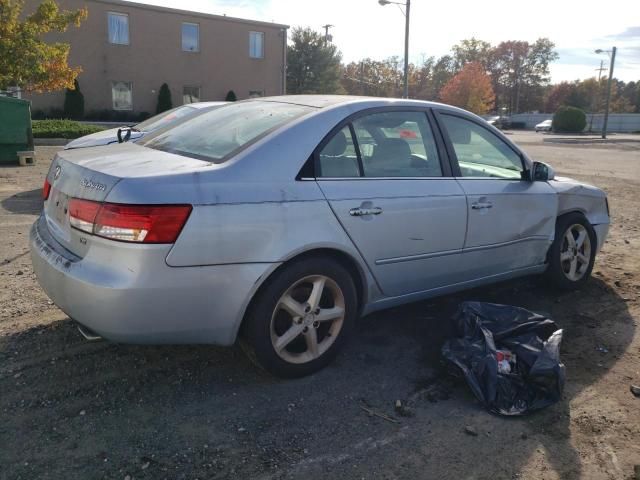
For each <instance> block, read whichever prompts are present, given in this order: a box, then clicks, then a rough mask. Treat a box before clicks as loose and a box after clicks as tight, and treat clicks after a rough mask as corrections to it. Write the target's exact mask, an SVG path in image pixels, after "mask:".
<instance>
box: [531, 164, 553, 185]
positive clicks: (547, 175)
mask: <svg viewBox="0 0 640 480" xmlns="http://www.w3.org/2000/svg"><path fill="white" fill-rule="evenodd" d="M531 173H532V175H531V177H532V179H533V181H534V182H546V181H548V180H553V179H554V178H555V177H556V172H555V171H554V170H553V168H551V167H550V166H549V165H547V164H546V163H542V162H533V168H532V169H531Z"/></svg>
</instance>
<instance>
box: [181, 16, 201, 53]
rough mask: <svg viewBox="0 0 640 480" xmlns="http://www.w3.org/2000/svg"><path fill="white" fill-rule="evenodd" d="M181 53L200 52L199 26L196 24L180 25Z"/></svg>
mask: <svg viewBox="0 0 640 480" xmlns="http://www.w3.org/2000/svg"><path fill="white" fill-rule="evenodd" d="M182 51H183V52H198V51H200V25H198V24H197V23H186V22H185V23H183V24H182Z"/></svg>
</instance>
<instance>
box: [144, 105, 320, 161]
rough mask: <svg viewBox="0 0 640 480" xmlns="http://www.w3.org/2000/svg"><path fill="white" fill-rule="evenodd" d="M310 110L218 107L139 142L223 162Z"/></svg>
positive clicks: (307, 108) (147, 145)
mask: <svg viewBox="0 0 640 480" xmlns="http://www.w3.org/2000/svg"><path fill="white" fill-rule="evenodd" d="M312 110H314V108H313V107H308V106H304V105H294V104H290V103H278V102H265V101H257V100H255V101H247V102H238V103H234V104H230V105H225V106H223V107H220V108H217V109H215V110H212V111H210V112H207V113H204V114H202V115H199V116H197V117H195V118H193V119H191V120H187V121H185V122H184V123H182V124H180V125H178V126H177V127H175V128H172V129H170V130H168V131H166V132H163V133H161V134H158V135H156V136H153V137H150V138H148V139H147V140H146V141H143V142H141V145H144V146H145V147H149V148H154V149H156V150H162V151H165V152H170V153H175V154H178V155H184V156H187V157H193V158H198V159H201V160H208V161H211V162H213V163H222V162H224V161H226V160H227V159H229V158H231V157H232V156H233V155H235V154H237V153H238V152H239V151H240V150H242V149H243V148H246V147H247V146H248V145H250V144H251V143H253V142H255V141H256V140H258V139H259V138H261V137H263V136H264V135H266V134H268V133H269V132H271V131H273V130H275V129H276V128H278V127H281V126H283V125H285V124H287V123H289V122H291V121H293V120H295V119H296V118H299V117H301V116H303V115H304V114H306V113H309V112H311V111H312Z"/></svg>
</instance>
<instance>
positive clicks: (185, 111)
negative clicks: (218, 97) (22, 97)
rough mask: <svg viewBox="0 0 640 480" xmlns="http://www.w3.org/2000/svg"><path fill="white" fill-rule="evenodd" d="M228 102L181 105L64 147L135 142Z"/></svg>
mask: <svg viewBox="0 0 640 480" xmlns="http://www.w3.org/2000/svg"><path fill="white" fill-rule="evenodd" d="M226 103H228V102H198V103H190V104H188V105H181V106H179V107H176V108H172V109H171V110H167V111H166V112H162V113H159V114H158V115H155V116H153V117H151V118H148V119H147V120H145V121H144V122H141V123H138V124H137V125H131V126H127V125H125V126H121V127H117V128H110V129H108V130H103V131H101V132H96V133H92V134H91V135H85V136H84V137H80V138H76V139H75V140H71V141H70V142H69V143H67V145H66V146H65V147H64V148H65V150H70V149H73V148H86V147H98V146H100V145H109V144H111V143H123V142H128V141H131V142H135V141H137V140H140V139H141V138H142V137H144V136H145V135H148V134H150V133H152V132H157V131H159V130H163V129H167V128H170V127H173V126H174V125H177V124H178V123H180V122H183V121H185V120H187V119H189V118H191V117H194V116H196V115H199V114H201V113H204V112H208V111H209V110H213V109H214V108H218V107H221V106H222V105H225V104H226Z"/></svg>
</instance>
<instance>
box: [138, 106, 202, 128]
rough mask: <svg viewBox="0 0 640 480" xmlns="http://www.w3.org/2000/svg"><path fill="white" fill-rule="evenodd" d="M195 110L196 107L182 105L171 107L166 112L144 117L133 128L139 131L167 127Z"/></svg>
mask: <svg viewBox="0 0 640 480" xmlns="http://www.w3.org/2000/svg"><path fill="white" fill-rule="evenodd" d="M197 111H198V109H197V108H194V107H190V106H188V105H182V106H181V107H176V108H172V109H171V110H167V111H166V112H162V113H159V114H158V115H154V116H153V117H151V118H148V119H146V120H145V121H144V122H140V123H139V124H137V125H136V126H135V128H136V129H137V130H140V131H141V132H153V131H154V130H157V129H159V128H161V127H168V126H169V125H171V124H172V123H173V122H175V121H176V120H179V119H181V118H184V117H186V116H187V115H190V114H193V113H195V112H197Z"/></svg>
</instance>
